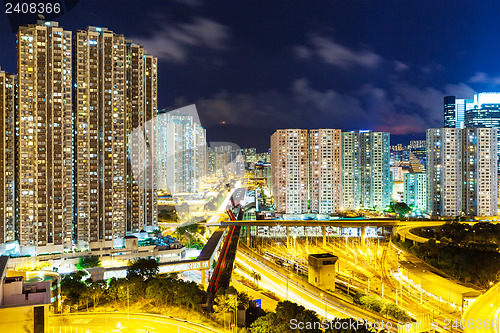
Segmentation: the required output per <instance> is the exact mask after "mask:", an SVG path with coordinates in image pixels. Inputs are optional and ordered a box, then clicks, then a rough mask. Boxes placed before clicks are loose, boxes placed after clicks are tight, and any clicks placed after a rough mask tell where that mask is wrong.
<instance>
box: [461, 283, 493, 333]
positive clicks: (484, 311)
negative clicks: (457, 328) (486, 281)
mask: <svg viewBox="0 0 500 333" xmlns="http://www.w3.org/2000/svg"><path fill="white" fill-rule="evenodd" d="M499 321H500V282H499V283H497V284H496V285H494V286H493V287H491V288H490V289H489V290H488V291H487V292H486V293H484V294H483V295H481V296H479V297H478V298H477V299H476V300H475V301H474V303H472V304H471V305H470V306H469V307H468V308H467V310H465V313H464V316H463V320H462V323H463V324H462V325H463V326H462V327H464V326H465V327H464V328H465V330H464V331H465V333H469V332H470V333H472V332H474V333H476V332H478V333H481V332H485V333H486V332H488V333H499V332H500V327H499V326H500V323H499ZM471 323H472V325H471ZM481 323H483V325H481ZM493 323H495V324H493ZM486 324H488V325H486ZM492 324H493V325H492Z"/></svg>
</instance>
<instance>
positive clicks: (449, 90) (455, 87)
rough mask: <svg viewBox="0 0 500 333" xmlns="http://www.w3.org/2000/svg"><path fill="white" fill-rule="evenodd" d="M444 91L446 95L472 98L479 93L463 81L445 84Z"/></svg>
mask: <svg viewBox="0 0 500 333" xmlns="http://www.w3.org/2000/svg"><path fill="white" fill-rule="evenodd" d="M444 92H445V93H446V95H453V96H458V97H459V98H472V96H474V95H475V94H477V92H476V91H475V90H474V89H472V88H471V87H470V86H468V85H467V84H465V83H463V82H460V83H458V84H447V85H445V86H444Z"/></svg>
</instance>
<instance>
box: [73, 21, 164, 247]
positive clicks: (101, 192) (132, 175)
mask: <svg viewBox="0 0 500 333" xmlns="http://www.w3.org/2000/svg"><path fill="white" fill-rule="evenodd" d="M73 49H74V59H73V60H74V66H73V67H74V71H73V75H74V82H75V86H76V89H75V94H74V107H75V132H76V134H75V135H76V137H75V145H76V150H75V151H76V159H75V207H76V212H75V213H76V214H75V220H76V227H75V234H74V238H75V241H76V243H77V246H79V247H85V246H88V245H89V244H90V243H96V242H100V243H102V242H104V243H103V244H102V245H103V246H106V247H109V246H111V245H112V244H113V243H114V242H117V243H123V239H124V237H125V235H126V233H127V232H129V233H130V232H131V233H136V232H139V231H141V230H152V229H154V226H155V225H156V222H157V220H156V219H157V217H156V216H157V206H156V205H157V204H156V119H155V118H156V114H157V106H156V105H157V101H156V86H157V83H156V71H157V69H156V59H155V58H154V57H152V56H150V55H147V54H146V52H145V51H144V49H143V47H142V46H140V45H137V44H134V43H132V42H129V41H126V40H125V38H124V37H123V36H122V35H118V34H116V33H114V32H112V31H109V30H108V29H106V28H100V27H88V28H87V29H85V30H78V31H77V32H76V34H75V43H74V47H73Z"/></svg>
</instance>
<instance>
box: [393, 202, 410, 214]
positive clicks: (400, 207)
mask: <svg viewBox="0 0 500 333" xmlns="http://www.w3.org/2000/svg"><path fill="white" fill-rule="evenodd" d="M391 208H392V210H393V211H394V213H396V214H398V215H399V217H404V216H406V214H409V213H411V208H410V207H408V205H407V204H406V203H404V202H396V203H393V204H391Z"/></svg>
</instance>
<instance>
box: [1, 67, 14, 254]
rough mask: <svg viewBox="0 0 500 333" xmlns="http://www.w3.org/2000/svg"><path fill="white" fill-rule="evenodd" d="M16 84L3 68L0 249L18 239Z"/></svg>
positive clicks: (12, 76)
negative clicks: (16, 207)
mask: <svg viewBox="0 0 500 333" xmlns="http://www.w3.org/2000/svg"><path fill="white" fill-rule="evenodd" d="M16 85H17V82H16V76H15V75H10V74H8V73H6V72H4V71H2V70H0V121H1V125H0V157H1V159H0V249H2V244H6V243H10V242H14V241H15V240H16V225H15V198H16V195H15V194H16V193H15V163H16V160H15V157H16V150H15V149H16V146H15V140H16V136H15V126H16V124H15V112H16V109H15V108H16V94H17V91H16ZM3 250H5V248H3Z"/></svg>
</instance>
